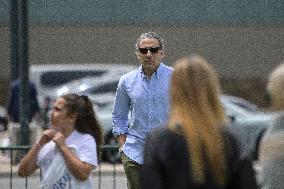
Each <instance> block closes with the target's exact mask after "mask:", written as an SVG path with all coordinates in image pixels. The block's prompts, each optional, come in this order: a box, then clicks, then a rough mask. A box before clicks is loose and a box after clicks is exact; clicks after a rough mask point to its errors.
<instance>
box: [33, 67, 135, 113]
mask: <svg viewBox="0 0 284 189" xmlns="http://www.w3.org/2000/svg"><path fill="white" fill-rule="evenodd" d="M135 68H136V66H134V65H126V64H97V63H94V64H82V63H77V64H40V65H31V67H30V73H29V74H30V80H32V81H33V82H35V84H36V86H37V91H38V100H39V105H40V107H41V109H44V108H45V105H46V101H47V100H48V99H46V94H47V93H49V91H52V90H53V89H54V88H55V87H58V86H59V85H62V84H64V83H67V82H69V81H72V80H76V79H81V78H84V77H99V76H103V75H106V74H109V73H121V72H122V73H126V72H129V71H131V70H133V69H135Z"/></svg>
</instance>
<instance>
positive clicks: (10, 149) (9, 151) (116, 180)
mask: <svg viewBox="0 0 284 189" xmlns="http://www.w3.org/2000/svg"><path fill="white" fill-rule="evenodd" d="M30 148H31V146H23V145H13V146H5V147H3V146H0V153H2V154H5V156H6V161H5V162H3V160H2V162H0V177H1V180H3V178H5V179H6V180H9V186H7V187H6V188H9V189H13V187H14V188H18V186H16V185H15V183H16V182H17V179H20V177H19V176H18V175H17V171H16V170H15V169H17V163H18V162H19V159H20V158H18V157H17V156H20V157H21V156H23V155H21V154H25V153H26V152H27V151H28V150H29V149H30ZM106 150H118V146H117V145H104V146H102V152H104V151H106ZM2 156H3V155H2ZM8 158H9V159H8ZM17 158H18V159H17ZM117 158H118V156H117ZM1 164H2V165H1ZM3 164H5V165H3ZM8 164H9V165H8ZM92 174H93V175H92V177H93V182H94V183H93V184H94V185H95V188H98V189H102V188H104V189H105V188H110V189H119V188H118V186H120V187H121V186H122V185H123V186H124V187H123V188H126V178H125V175H124V171H123V169H122V165H121V164H120V163H104V162H102V163H100V164H99V166H98V167H97V169H96V170H95V171H94V172H93V173H92ZM34 180H36V181H34ZM120 180H122V181H120ZM3 182H4V181H3ZM5 182H6V184H7V181H5ZM18 182H19V181H18ZM35 182H36V183H39V182H40V172H39V171H36V173H34V174H33V175H32V176H30V177H26V178H24V184H21V188H25V189H27V188H29V189H31V188H34V186H32V184H31V183H33V185H35V184H34V183H35ZM105 183H107V185H108V187H106V184H105ZM0 185H1V187H0V188H3V187H2V183H1V181H0ZM35 188H38V186H36V187H35Z"/></svg>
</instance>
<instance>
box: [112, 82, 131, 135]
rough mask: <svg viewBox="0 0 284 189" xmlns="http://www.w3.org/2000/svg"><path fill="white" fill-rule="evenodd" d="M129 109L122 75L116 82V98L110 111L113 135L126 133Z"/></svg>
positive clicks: (128, 100)
mask: <svg viewBox="0 0 284 189" xmlns="http://www.w3.org/2000/svg"><path fill="white" fill-rule="evenodd" d="M129 109H130V99H129V96H128V93H127V90H126V84H125V78H124V77H122V78H121V79H120V81H119V83H118V87H117V91H116V98H115V102H114V106H113V111H112V123H113V134H114V136H118V135H121V134H127V133H128V113H129Z"/></svg>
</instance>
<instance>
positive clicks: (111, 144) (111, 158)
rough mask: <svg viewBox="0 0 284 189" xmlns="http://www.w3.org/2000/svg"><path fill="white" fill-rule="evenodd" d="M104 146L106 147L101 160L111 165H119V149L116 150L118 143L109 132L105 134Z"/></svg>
mask: <svg viewBox="0 0 284 189" xmlns="http://www.w3.org/2000/svg"><path fill="white" fill-rule="evenodd" d="M105 145H107V147H106V148H105V149H104V151H103V160H105V161H107V162H109V163H112V164H115V163H121V158H120V154H119V149H118V148H117V146H118V143H117V141H116V138H115V137H114V136H113V134H112V132H111V131H109V132H107V134H106V137H105Z"/></svg>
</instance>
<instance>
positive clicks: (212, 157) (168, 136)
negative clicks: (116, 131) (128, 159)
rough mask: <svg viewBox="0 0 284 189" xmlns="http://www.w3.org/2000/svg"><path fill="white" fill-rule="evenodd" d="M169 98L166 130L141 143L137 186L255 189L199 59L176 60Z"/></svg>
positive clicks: (210, 74)
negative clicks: (141, 165)
mask: <svg viewBox="0 0 284 189" xmlns="http://www.w3.org/2000/svg"><path fill="white" fill-rule="evenodd" d="M170 98H171V112H170V116H169V122H168V128H166V129H159V130H155V131H153V132H152V133H151V135H150V136H149V137H148V139H147V142H146V146H145V156H144V158H145V161H144V164H143V169H142V180H141V183H142V188H143V189H148V188H155V189H160V188H163V189H171V188H172V189H173V188H178V189H185V188H190V189H195V188H202V189H206V188H210V189H213V188H214V189H215V188H230V189H232V188H256V181H255V177H254V172H253V169H252V165H251V162H250V161H248V160H241V159H240V158H239V151H238V149H239V147H238V145H237V143H236V140H235V139H234V137H233V136H232V135H231V134H230V132H229V130H228V128H227V124H228V120H227V117H226V115H225V114H224V110H223V107H222V104H221V102H220V89H219V82H218V79H217V75H216V73H215V71H214V69H213V68H212V67H211V66H210V65H209V64H208V63H207V61H206V60H205V59H204V58H203V57H200V56H196V55H195V56H191V57H188V58H183V59H180V60H178V61H177V62H176V64H175V67H174V72H173V75H172V80H171V89H170Z"/></svg>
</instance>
